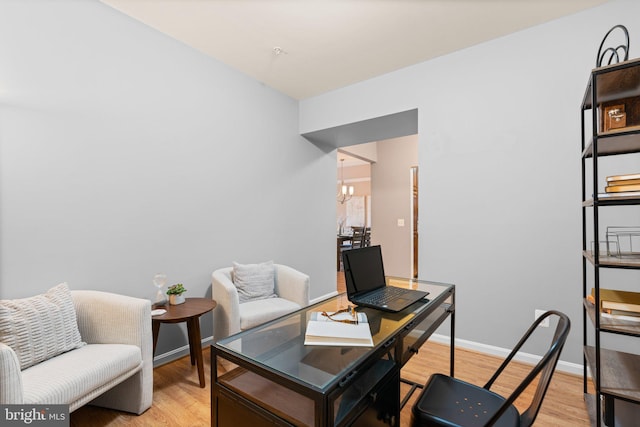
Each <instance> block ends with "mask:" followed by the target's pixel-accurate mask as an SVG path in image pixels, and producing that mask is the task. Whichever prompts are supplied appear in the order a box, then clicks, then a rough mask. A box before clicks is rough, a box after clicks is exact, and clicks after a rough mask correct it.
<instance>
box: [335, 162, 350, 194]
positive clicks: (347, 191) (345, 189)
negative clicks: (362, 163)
mask: <svg viewBox="0 0 640 427" xmlns="http://www.w3.org/2000/svg"><path fill="white" fill-rule="evenodd" d="M353 192H354V188H353V185H349V186H347V185H346V184H345V183H344V159H340V191H338V196H337V197H338V201H339V202H340V203H344V202H346V201H347V200H351V198H352V197H353Z"/></svg>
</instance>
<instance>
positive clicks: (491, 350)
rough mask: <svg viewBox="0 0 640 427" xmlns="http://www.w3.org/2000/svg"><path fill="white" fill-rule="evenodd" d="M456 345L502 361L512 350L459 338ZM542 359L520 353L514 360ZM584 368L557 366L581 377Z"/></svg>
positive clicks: (443, 340)
mask: <svg viewBox="0 0 640 427" xmlns="http://www.w3.org/2000/svg"><path fill="white" fill-rule="evenodd" d="M430 340H433V341H434V342H437V343H440V344H445V345H449V344H450V342H451V337H449V336H447V335H441V334H433V335H431V338H430ZM455 345H456V348H458V347H459V348H464V349H467V350H473V351H477V352H479V353H484V354H489V355H492V356H497V357H500V358H502V359H504V358H505V357H507V356H508V355H509V352H510V351H511V349H507V348H502V347H496V346H493V345H487V344H482V343H477V342H473V341H467V340H462V339H457V338H456V339H455ZM541 358H542V357H541V356H537V355H535V354H530V353H525V352H519V353H518V354H516V356H515V357H514V358H513V360H516V361H518V362H523V363H529V364H536V363H538V362H539V361H540V359H541ZM582 368H583V366H582V365H580V364H578V363H572V362H565V361H563V360H558V365H557V366H556V370H558V371H561V372H565V373H568V374H574V375H580V376H581V375H582V372H583V371H582Z"/></svg>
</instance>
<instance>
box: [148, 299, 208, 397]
mask: <svg viewBox="0 0 640 427" xmlns="http://www.w3.org/2000/svg"><path fill="white" fill-rule="evenodd" d="M216 305H217V304H216V302H215V301H214V300H212V299H211V298H185V302H184V303H182V304H178V305H170V304H169V303H167V305H166V306H164V307H158V308H164V309H165V310H167V312H166V313H164V314H160V315H158V316H152V317H151V325H152V330H153V354H154V355H155V354H156V345H157V343H158V333H159V332H160V324H161V323H180V322H187V332H188V336H189V354H190V355H191V365H195V364H196V363H197V366H198V378H199V380H200V387H204V386H205V379H204V363H203V360H202V341H201V338H200V316H202V315H203V314H205V313H208V312H210V311H211V310H213V309H214V308H215V307H216Z"/></svg>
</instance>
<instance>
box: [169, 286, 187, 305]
mask: <svg viewBox="0 0 640 427" xmlns="http://www.w3.org/2000/svg"><path fill="white" fill-rule="evenodd" d="M185 292H187V290H186V289H185V288H184V286H183V285H182V283H177V284H175V285H171V286H169V289H167V295H169V304H171V305H178V304H182V303H183V302H184V296H183V295H182V294H184V293H185Z"/></svg>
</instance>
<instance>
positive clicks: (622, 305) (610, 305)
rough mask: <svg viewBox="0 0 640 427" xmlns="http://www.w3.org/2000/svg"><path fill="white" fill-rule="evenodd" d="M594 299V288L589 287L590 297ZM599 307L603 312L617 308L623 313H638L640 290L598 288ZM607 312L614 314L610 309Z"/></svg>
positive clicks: (639, 311)
mask: <svg viewBox="0 0 640 427" xmlns="http://www.w3.org/2000/svg"><path fill="white" fill-rule="evenodd" d="M590 301H591V302H592V303H594V301H595V289H591V299H590ZM600 308H601V310H602V311H603V312H605V313H606V312H608V311H609V310H617V311H620V312H625V315H634V313H635V315H640V292H630V291H620V290H617V289H602V288H601V289H600ZM609 314H615V312H614V311H610V312H609Z"/></svg>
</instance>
